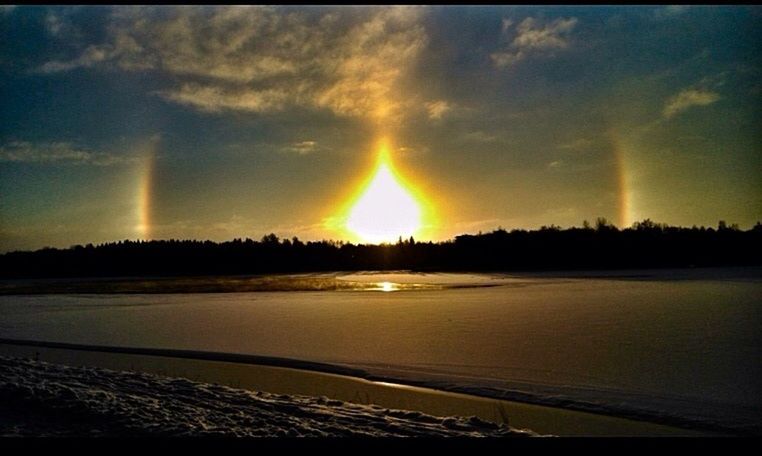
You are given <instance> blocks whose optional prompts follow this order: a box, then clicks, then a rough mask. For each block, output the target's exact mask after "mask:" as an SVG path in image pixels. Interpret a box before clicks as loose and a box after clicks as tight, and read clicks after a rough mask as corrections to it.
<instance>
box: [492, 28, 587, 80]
mask: <svg viewBox="0 0 762 456" xmlns="http://www.w3.org/2000/svg"><path fill="white" fill-rule="evenodd" d="M577 22H578V21H577V18H575V17H572V18H561V19H556V20H555V21H552V22H550V23H546V24H542V23H540V21H539V20H537V19H534V18H532V17H528V18H526V19H524V20H523V21H521V22H520V23H519V24H518V25H517V26H516V32H515V34H514V38H513V40H512V41H511V42H510V44H509V45H508V46H507V47H506V48H505V49H504V50H502V51H499V52H495V53H492V54H491V55H490V58H491V59H492V62H493V64H494V65H495V66H496V67H498V68H504V67H508V66H511V65H513V64H515V63H517V62H519V61H521V60H523V59H525V58H526V57H528V56H530V55H532V54H544V53H548V52H551V51H554V50H559V49H565V48H567V47H568V46H569V40H568V35H569V34H570V33H571V31H572V30H574V27H575V26H576V25H577ZM512 26H513V21H512V20H510V19H503V23H502V27H501V34H502V36H503V38H504V39H507V38H509V37H510V36H511V28H512Z"/></svg>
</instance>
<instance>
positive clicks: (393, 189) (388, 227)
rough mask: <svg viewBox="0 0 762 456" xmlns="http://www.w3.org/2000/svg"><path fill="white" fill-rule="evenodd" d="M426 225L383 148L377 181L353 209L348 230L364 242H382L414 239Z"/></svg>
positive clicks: (414, 201)
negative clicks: (401, 238)
mask: <svg viewBox="0 0 762 456" xmlns="http://www.w3.org/2000/svg"><path fill="white" fill-rule="evenodd" d="M422 225H423V211H422V208H421V204H420V203H419V202H418V201H417V200H416V198H415V197H414V195H413V192H411V191H410V190H409V189H407V188H406V187H405V184H404V183H403V182H402V181H401V180H400V179H399V178H398V177H397V176H396V175H395V172H394V169H393V167H392V163H391V160H390V158H389V152H388V149H387V147H386V146H385V145H382V146H381V150H380V152H379V160H378V164H377V165H376V169H375V171H374V173H373V178H372V179H371V181H370V183H369V184H368V185H367V186H366V187H365V189H364V191H363V192H362V194H361V195H360V197H359V198H358V199H357V201H356V202H355V203H354V205H353V206H352V208H351V209H350V211H349V216H348V218H347V219H346V229H347V230H349V231H350V232H352V233H354V234H355V235H356V236H358V237H359V238H360V239H362V240H363V241H364V242H372V243H379V242H393V241H396V240H397V239H398V238H399V237H400V236H401V237H403V238H408V237H410V236H413V235H415V234H417V233H418V231H419V230H420V229H421V227H422Z"/></svg>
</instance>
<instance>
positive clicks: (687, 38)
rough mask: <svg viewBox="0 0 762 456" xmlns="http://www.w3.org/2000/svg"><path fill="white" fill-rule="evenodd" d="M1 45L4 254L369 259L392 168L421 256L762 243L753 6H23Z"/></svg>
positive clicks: (757, 14) (0, 245)
mask: <svg viewBox="0 0 762 456" xmlns="http://www.w3.org/2000/svg"><path fill="white" fill-rule="evenodd" d="M0 43H2V44H0V120H1V122H0V252H4V251H8V250H14V249H36V248H41V247H44V246H55V247H68V246H70V245H73V244H85V243H90V242H91V243H100V242H106V241H116V240H122V239H149V238H153V239H169V238H183V239H184V238H196V239H212V240H216V241H222V240H230V239H232V238H236V237H238V238H245V237H251V238H255V239H258V238H260V237H261V236H262V235H264V234H267V233H269V232H274V233H276V234H277V235H279V236H281V237H292V236H298V237H300V238H301V239H303V240H314V239H323V238H325V239H330V238H333V239H348V240H352V241H357V240H358V239H356V238H352V237H351V236H349V235H348V234H347V232H345V231H342V230H340V229H339V228H338V226H339V225H341V224H342V223H344V222H343V221H342V220H340V219H341V217H342V216H343V215H346V214H345V212H344V211H345V208H346V207H348V204H349V203H350V202H352V201H355V200H356V199H357V198H358V189H359V188H360V187H362V186H363V183H367V181H368V179H369V178H370V177H371V175H372V172H373V171H374V170H375V169H376V168H375V167H376V166H377V164H378V160H379V156H380V154H381V152H380V151H381V149H382V148H386V153H387V155H388V160H389V163H390V164H391V166H392V168H393V170H394V172H395V173H396V175H397V176H398V177H399V179H400V181H401V182H404V183H405V184H406V185H407V186H408V187H409V189H411V191H412V193H413V194H414V197H415V198H416V199H417V200H418V201H419V202H421V204H422V205H423V207H424V209H425V211H426V214H427V215H426V219H425V226H423V227H422V229H421V230H420V232H417V233H418V236H416V238H417V239H420V240H429V239H431V240H444V239H448V238H451V237H452V236H454V235H457V234H462V233H474V232H477V231H479V230H484V231H488V230H492V229H495V228H497V227H498V226H502V227H504V228H506V229H513V228H538V227H540V226H542V225H550V224H556V225H560V226H562V227H569V226H581V224H582V221H583V220H585V219H587V220H590V221H594V220H595V219H596V217H606V218H607V219H609V220H610V221H611V222H613V223H615V224H616V225H617V226H619V227H626V226H630V225H631V224H632V223H633V222H634V221H636V220H642V219H644V218H651V219H652V220H654V221H657V222H666V223H669V224H675V225H683V226H691V225H694V224H695V225H707V226H710V225H711V226H716V225H717V222H718V220H727V221H728V223H738V224H739V225H740V226H741V227H742V228H744V229H746V228H750V227H751V226H752V225H753V224H754V223H756V222H757V221H758V220H762V74H761V71H760V70H762V66H761V65H760V64H761V62H762V52H760V51H762V49H761V48H762V8H759V7H754V6H748V7H721V8H720V7H683V6H681V7H489V8H488V7H399V8H390V7H378V8H373V7H335V8H323V7H277V8H262V7H229V8H222V7H208V8H203V7H156V8H145V7H139V8H132V7H89V6H88V7H7V6H6V7H2V8H0ZM390 179H391V178H390ZM400 195H402V196H400V198H401V199H400V200H399V201H403V202H405V201H407V200H405V199H404V198H406V197H405V196H404V195H403V194H400ZM368 201H371V200H368ZM374 201H375V200H374ZM369 204H370V203H369ZM404 204H407V203H404ZM369 207H371V208H372V207H374V206H369ZM395 207H397V208H399V207H400V206H395ZM369 210H370V209H369ZM342 214H343V215H342Z"/></svg>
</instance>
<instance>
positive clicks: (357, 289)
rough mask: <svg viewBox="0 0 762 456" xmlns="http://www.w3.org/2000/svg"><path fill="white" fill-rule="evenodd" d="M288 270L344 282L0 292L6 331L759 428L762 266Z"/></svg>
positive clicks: (1, 329)
mask: <svg viewBox="0 0 762 456" xmlns="http://www.w3.org/2000/svg"><path fill="white" fill-rule="evenodd" d="M292 278H293V280H294V282H299V283H302V284H303V283H304V282H305V281H307V282H309V281H311V280H315V281H323V282H325V281H334V282H337V283H343V284H345V285H346V286H339V287H335V289H336V290H337V291H295V290H290V289H289V288H288V287H283V288H282V290H283V291H260V292H242V293H195V294H187V293H185V294H184V293H178V294H49V295H16V296H0V337H4V338H16V339H34V340H45V341H56V342H72V343H83V344H99V345H121V346H132V347H151V348H175V349H191V350H204V351H219V352H233V353H247V354H256V355H266V356H278V357H288V358H297V359H303V360H310V361H320V362H326V363H333V364H345V365H352V366H356V367H360V368H362V369H365V370H368V371H370V372H373V373H375V374H377V375H381V376H384V377H386V378H389V379H396V380H403V381H404V380H407V381H415V382H419V383H425V384H429V385H432V386H437V387H442V388H448V389H459V390H461V391H472V392H478V393H480V394H486V395H492V396H502V397H506V398H514V399H523V400H530V401H533V402H538V403H547V404H555V405H567V406H568V405H569V404H573V405H574V406H576V407H578V408H585V409H588V410H600V411H604V412H607V413H617V414H623V415H631V416H643V417H648V418H651V419H660V420H666V421H670V420H678V421H679V420H684V421H693V422H700V423H704V424H705V425H708V426H712V425H715V424H716V425H718V426H721V427H725V428H734V427H737V428H744V429H747V430H751V431H752V432H757V433H758V432H759V430H760V429H762V384H761V383H762V382H760V379H762V362H761V361H760V360H762V331H760V329H762V328H761V326H762V300H761V299H760V297H762V273H760V270H759V269H757V270H749V269H745V270H730V269H722V270H697V271H689V270H683V271H658V272H656V271H640V272H627V273H618V274H616V275H614V274H608V276H607V274H601V275H600V276H598V277H576V278H575V277H573V276H572V275H568V274H567V275H564V274H559V275H552V274H542V275H510V276H509V275H479V274H413V273H383V274H372V273H361V274H340V273H337V274H317V275H299V276H285V277H284V276H279V277H278V280H280V281H282V282H283V283H288V282H289V280H292ZM347 284H348V285H347ZM307 288H308V289H309V287H307ZM268 289H272V288H268ZM296 289H297V290H299V289H302V288H301V287H297V288H296Z"/></svg>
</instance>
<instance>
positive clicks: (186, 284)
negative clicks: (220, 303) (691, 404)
mask: <svg viewBox="0 0 762 456" xmlns="http://www.w3.org/2000/svg"><path fill="white" fill-rule="evenodd" d="M372 274H382V275H385V274H406V275H420V276H421V277H434V278H436V276H437V275H439V274H445V275H454V274H470V275H473V274H478V275H480V276H487V277H494V278H497V279H514V280H532V279H570V280H579V279H593V280H595V279H599V280H669V281H678V280H749V279H751V280H757V279H762V266H746V267H744V266H732V267H706V268H660V269H618V270H584V271H583V270H567V271H505V272H479V271H462V272H452V271H442V272H419V271H404V270H402V271H398V270H392V271H335V272H315V273H297V274H290V273H275V274H231V275H200V276H166V277H152V276H145V277H135V276H133V277H71V278H15V279H0V296H3V295H6V296H7V295H35V294H174V293H250V292H279V291H282V292H290V291H302V292H308V291H374V290H377V289H378V284H377V283H374V282H367V281H363V282H359V281H352V280H344V279H342V278H341V276H342V275H372ZM494 286H501V284H500V283H489V282H484V283H477V284H465V285H460V284H437V283H436V281H435V280H433V281H432V282H431V283H424V284H420V286H412V285H411V286H410V287H407V288H405V287H401V288H400V289H399V291H419V290H437V289H439V290H441V289H447V288H464V287H465V288H481V287H494Z"/></svg>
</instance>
